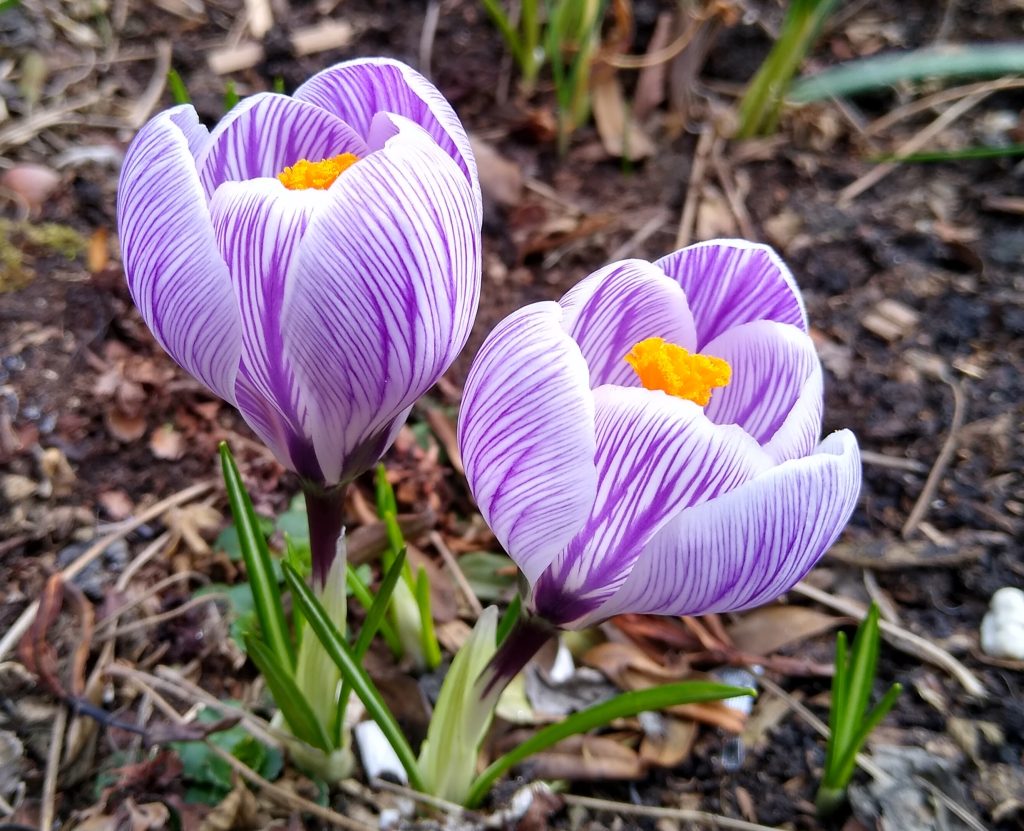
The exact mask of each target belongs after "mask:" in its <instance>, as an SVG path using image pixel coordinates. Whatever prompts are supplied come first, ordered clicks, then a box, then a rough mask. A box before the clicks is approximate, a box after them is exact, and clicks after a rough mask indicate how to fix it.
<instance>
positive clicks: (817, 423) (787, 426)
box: [762, 366, 825, 463]
mask: <svg viewBox="0 0 1024 831" xmlns="http://www.w3.org/2000/svg"><path fill="white" fill-rule="evenodd" d="M824 409H825V396H824V390H823V389H822V372H821V367H820V366H819V367H817V368H816V369H815V370H814V371H813V372H812V373H811V377H810V378H808V379H807V381H806V383H804V387H803V389H802V390H801V391H800V395H799V397H798V398H797V400H796V403H795V404H793V407H792V409H791V410H790V411H789V415H788V416H786V420H785V421H783V422H782V426H781V427H779V429H778V430H776V431H775V435H773V436H772V437H771V438H770V439H769V440H768V441H767V442H766V443H765V444H763V445H762V447H763V448H764V452H765V453H767V454H768V455H769V456H771V457H772V459H774V460H775V462H777V463H781V462H787V461H789V460H790V459H799V458H802V457H803V456H806V455H807V454H808V453H810V452H811V451H813V450H814V448H815V446H816V445H817V444H818V439H819V438H820V437H821V418H822V414H823V411H824Z"/></svg>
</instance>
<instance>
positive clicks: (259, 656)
mask: <svg viewBox="0 0 1024 831" xmlns="http://www.w3.org/2000/svg"><path fill="white" fill-rule="evenodd" d="M245 649H246V652H247V653H248V655H249V657H250V658H252V661H253V663H254V664H256V667H257V668H258V669H259V671H260V672H261V673H262V674H263V678H264V679H265V680H266V682H267V686H268V687H270V692H271V694H272V695H273V696H274V703H275V704H277V708H278V709H279V710H280V711H281V713H282V715H284V718H285V721H287V722H288V726H289V727H290V728H291V730H292V732H293V733H294V734H295V735H296V737H297V738H299V739H301V740H302V741H304V742H305V743H306V744H308V745H311V746H312V747H315V748H318V749H319V750H322V751H324V753H330V752H331V740H330V738H329V737H328V735H327V732H326V731H325V730H324V726H323V725H322V724H321V723H320V720H319V719H318V718H317V717H316V715H315V714H314V713H313V708H312V707H311V706H310V705H309V701H308V700H307V699H306V696H305V695H304V694H303V692H302V690H300V689H299V687H298V685H297V684H296V683H295V679H294V677H293V676H292V674H291V672H290V671H289V670H288V669H286V668H285V667H282V666H281V664H280V663H278V660H277V657H276V656H275V655H274V653H273V652H271V651H270V650H269V649H268V648H267V647H266V646H265V645H264V644H263V643H262V642H261V641H260V640H258V639H256V638H253V637H252V636H246V638H245Z"/></svg>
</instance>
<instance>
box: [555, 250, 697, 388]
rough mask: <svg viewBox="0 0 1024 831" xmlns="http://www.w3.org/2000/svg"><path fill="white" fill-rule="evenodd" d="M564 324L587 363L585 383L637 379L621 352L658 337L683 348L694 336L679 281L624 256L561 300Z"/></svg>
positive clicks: (690, 345)
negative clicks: (642, 341)
mask: <svg viewBox="0 0 1024 831" xmlns="http://www.w3.org/2000/svg"><path fill="white" fill-rule="evenodd" d="M559 304H560V305H561V306H562V308H563V309H565V316H564V322H563V325H564V326H565V328H566V331H568V332H569V334H571V335H572V336H573V338H575V339H576V342H577V343H578V344H579V345H580V349H581V350H582V351H583V356H584V357H585V358H586V360H587V364H588V365H589V367H590V385H591V386H592V387H599V386H601V385H602V384H619V385H621V386H630V387H635V386H639V384H640V382H639V379H638V378H637V376H636V373H635V372H634V371H633V369H632V368H631V367H630V366H629V364H628V363H626V355H627V354H628V353H629V351H630V349H632V348H633V346H634V345H635V344H636V343H637V342H639V341H641V340H644V339H645V338H650V337H661V338H664V339H665V340H666V341H669V342H671V343H675V344H678V345H679V346H682V347H684V348H686V349H689V350H691V351H692V350H693V349H695V348H696V347H695V343H696V340H697V337H696V330H695V328H694V322H693V316H692V315H691V314H690V307H689V306H688V305H687V302H686V295H685V294H684V293H683V290H682V288H681V287H680V286H679V284H678V283H677V282H676V281H675V280H673V279H671V278H670V277H668V276H666V275H665V273H664V272H663V271H662V270H661V269H659V268H657V267H656V266H653V265H651V264H650V263H648V262H645V261H644V260H624V261H622V262H618V263H613V264H611V265H609V266H605V267H604V268H602V269H600V270H598V271H596V272H594V273H593V274H591V275H590V276H589V277H587V278H586V279H585V280H582V281H581V282H579V283H577V284H576V286H574V287H573V288H572V289H571V290H570V291H569V292H568V293H567V294H566V295H565V296H564V297H563V298H562V299H561V300H560V301H559Z"/></svg>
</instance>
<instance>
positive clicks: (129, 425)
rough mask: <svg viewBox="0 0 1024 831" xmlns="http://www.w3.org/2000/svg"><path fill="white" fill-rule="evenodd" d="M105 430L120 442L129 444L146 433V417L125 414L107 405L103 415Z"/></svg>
mask: <svg viewBox="0 0 1024 831" xmlns="http://www.w3.org/2000/svg"><path fill="white" fill-rule="evenodd" d="M103 423H104V424H105V425H106V427H107V432H108V433H110V435H111V436H112V437H113V438H115V439H117V440H118V441H119V442H121V443H122V444H131V443H132V442H136V441H138V440H139V439H141V438H142V437H143V436H144V435H146V419H145V417H144V416H141V415H136V416H129V415H125V414H124V413H123V412H122V411H121V410H120V409H119V408H117V407H109V408H108V409H107V412H106V414H105V415H104V417H103Z"/></svg>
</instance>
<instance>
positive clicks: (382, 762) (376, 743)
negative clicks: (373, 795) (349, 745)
mask: <svg viewBox="0 0 1024 831" xmlns="http://www.w3.org/2000/svg"><path fill="white" fill-rule="evenodd" d="M353 732H354V734H355V739H356V746H357V747H358V748H359V757H360V758H361V759H362V760H363V770H364V771H365V772H366V778H367V779H370V780H371V781H372V780H374V779H380V778H382V777H383V776H384V775H388V776H390V777H391V778H392V780H395V781H398V782H401V783H402V784H403V785H408V784H409V779H408V777H407V776H406V774H405V768H403V767H402V763H401V761H400V760H399V758H398V754H397V753H395V751H394V749H393V748H392V747H391V743H390V742H389V741H388V740H387V737H386V736H385V735H384V732H383V731H382V730H381V729H380V727H379V726H378V725H377V722H375V721H361V722H359V724H357V725H356V727H355V730H354V731H353Z"/></svg>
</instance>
